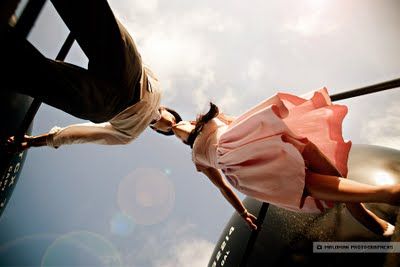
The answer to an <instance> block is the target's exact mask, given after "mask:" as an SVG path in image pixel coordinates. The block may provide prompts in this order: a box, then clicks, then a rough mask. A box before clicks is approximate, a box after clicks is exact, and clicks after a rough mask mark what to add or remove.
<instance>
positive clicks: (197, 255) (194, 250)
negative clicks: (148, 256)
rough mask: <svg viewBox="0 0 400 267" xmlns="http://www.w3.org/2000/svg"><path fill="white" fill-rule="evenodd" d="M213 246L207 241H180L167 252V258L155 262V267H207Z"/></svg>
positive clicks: (196, 239) (194, 239)
mask: <svg viewBox="0 0 400 267" xmlns="http://www.w3.org/2000/svg"><path fill="white" fill-rule="evenodd" d="M214 247H215V245H214V244H213V243H211V242H209V241H207V240H203V239H199V238H191V239H188V240H182V241H180V242H179V243H177V244H175V245H174V246H173V247H171V248H170V249H169V251H168V256H167V257H165V258H163V259H159V260H157V261H156V262H155V264H154V266H155V267H175V266H191V267H203V266H207V264H208V262H209V260H210V257H211V254H212V252H213V250H214Z"/></svg>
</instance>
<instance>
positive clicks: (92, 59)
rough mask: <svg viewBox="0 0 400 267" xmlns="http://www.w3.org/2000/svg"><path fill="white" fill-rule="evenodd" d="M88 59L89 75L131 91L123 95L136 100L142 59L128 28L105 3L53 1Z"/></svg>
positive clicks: (97, 0) (101, 1) (103, 1)
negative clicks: (134, 95)
mask: <svg viewBox="0 0 400 267" xmlns="http://www.w3.org/2000/svg"><path fill="white" fill-rule="evenodd" d="M51 2H52V3H53V5H54V7H55V8H56V10H57V12H58V13H59V14H60V16H61V18H62V19H63V20H64V22H65V24H66V25H67V27H68V28H69V29H70V31H71V32H72V33H73V36H74V37H75V39H76V40H77V42H78V44H79V45H80V47H81V48H82V50H83V51H84V53H85V54H86V56H87V57H88V58H89V67H88V69H89V72H90V73H93V74H94V75H96V76H100V77H102V78H104V79H108V80H109V81H110V82H111V83H115V84H118V85H119V86H116V88H119V87H121V88H122V89H126V88H129V89H130V90H125V92H120V91H121V90H119V91H118V92H116V93H118V94H124V95H123V96H124V97H125V98H127V99H131V98H132V96H133V90H134V89H135V85H137V84H138V83H139V80H140V75H141V66H142V62H141V58H140V55H139V53H138V51H137V49H136V45H135V43H134V41H133V40H132V38H131V37H130V35H129V34H128V32H127V31H126V30H125V28H124V27H123V26H122V25H121V24H120V23H119V22H118V20H117V19H116V18H115V16H114V14H113V12H112V10H111V8H110V6H109V5H108V3H107V1H106V0H52V1H51Z"/></svg>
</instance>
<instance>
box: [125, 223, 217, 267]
mask: <svg viewBox="0 0 400 267" xmlns="http://www.w3.org/2000/svg"><path fill="white" fill-rule="evenodd" d="M197 231H198V228H197V226H196V225H195V224H193V223H191V222H188V221H182V220H176V219H175V220H170V221H169V222H167V223H165V224H164V225H163V228H162V229H161V230H160V231H157V232H154V231H153V230H152V229H150V228H143V229H142V230H141V231H140V232H137V233H136V235H135V240H136V241H135V243H136V244H140V246H139V247H135V248H131V250H130V251H129V252H125V253H123V255H125V257H124V263H125V264H126V265H127V266H141V267H142V266H151V267H172V266H193V267H197V266H199V267H200V266H201V267H202V266H207V263H208V261H209V259H210V257H211V254H212V251H213V250H214V247H215V244H213V243H212V242H210V241H208V240H205V239H204V238H201V237H200V236H199V234H196V232H197ZM132 249H133V250H132Z"/></svg>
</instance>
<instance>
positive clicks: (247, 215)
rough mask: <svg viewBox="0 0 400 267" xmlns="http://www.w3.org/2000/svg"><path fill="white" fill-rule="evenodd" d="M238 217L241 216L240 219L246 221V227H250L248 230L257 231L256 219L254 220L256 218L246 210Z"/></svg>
mask: <svg viewBox="0 0 400 267" xmlns="http://www.w3.org/2000/svg"><path fill="white" fill-rule="evenodd" d="M240 216H242V218H243V219H244V220H245V221H246V223H247V224H248V226H250V228H251V229H252V230H257V218H256V216H254V215H253V214H251V213H249V212H248V211H247V210H245V211H244V212H242V213H241V214H240Z"/></svg>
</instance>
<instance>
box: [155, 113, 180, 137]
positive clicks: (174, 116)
mask: <svg viewBox="0 0 400 267" xmlns="http://www.w3.org/2000/svg"><path fill="white" fill-rule="evenodd" d="M159 112H160V114H161V118H160V119H159V120H158V121H156V122H154V123H153V124H151V125H150V127H151V128H152V129H153V130H155V131H156V132H158V133H160V134H163V135H174V132H173V131H172V126H173V125H175V124H176V123H179V122H180V121H182V118H181V116H180V115H179V114H178V112H176V111H175V110H173V109H170V108H167V107H163V106H162V107H160V108H159Z"/></svg>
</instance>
